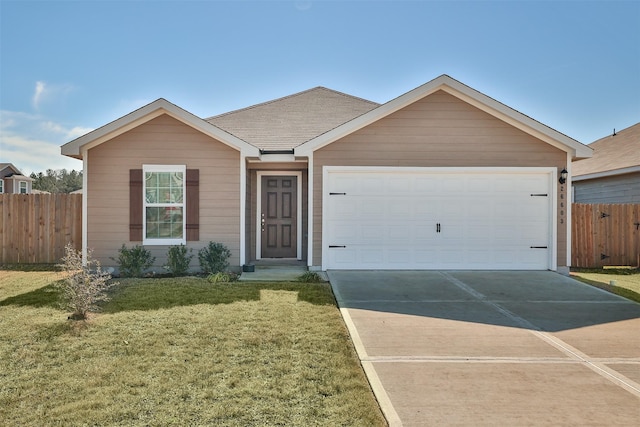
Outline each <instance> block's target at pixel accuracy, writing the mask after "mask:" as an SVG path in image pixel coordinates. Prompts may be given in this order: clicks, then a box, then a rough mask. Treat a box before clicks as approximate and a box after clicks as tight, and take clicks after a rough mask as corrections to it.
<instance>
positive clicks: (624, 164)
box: [572, 123, 640, 203]
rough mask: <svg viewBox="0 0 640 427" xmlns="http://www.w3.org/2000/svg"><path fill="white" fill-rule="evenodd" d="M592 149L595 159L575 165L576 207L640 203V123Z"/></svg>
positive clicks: (606, 137) (574, 195)
mask: <svg viewBox="0 0 640 427" xmlns="http://www.w3.org/2000/svg"><path fill="white" fill-rule="evenodd" d="M589 147H591V148H592V149H593V157H591V158H590V159H585V160H579V161H576V162H574V163H573V165H572V167H573V171H572V173H573V201H574V202H575V203H640V123H636V124H635V125H633V126H631V127H628V128H626V129H624V130H621V131H618V132H615V133H614V134H613V135H609V136H605V137H604V138H601V139H599V140H597V141H595V142H593V143H592V144H589Z"/></svg>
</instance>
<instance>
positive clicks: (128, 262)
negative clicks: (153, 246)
mask: <svg viewBox="0 0 640 427" xmlns="http://www.w3.org/2000/svg"><path fill="white" fill-rule="evenodd" d="M111 259H112V260H114V261H115V262H117V263H118V268H119V269H120V275H121V276H123V277H142V275H143V274H144V272H145V270H147V269H148V268H149V267H151V266H152V265H153V263H154V262H155V260H156V257H154V256H151V252H149V251H148V250H147V249H145V248H144V246H140V245H136V246H134V247H132V248H131V249H128V248H127V247H126V246H125V245H124V244H123V245H122V247H121V248H120V249H118V258H111Z"/></svg>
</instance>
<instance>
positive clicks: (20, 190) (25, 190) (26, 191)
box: [18, 181, 29, 194]
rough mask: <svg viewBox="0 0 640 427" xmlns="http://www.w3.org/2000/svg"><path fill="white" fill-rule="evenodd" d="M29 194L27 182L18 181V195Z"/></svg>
mask: <svg viewBox="0 0 640 427" xmlns="http://www.w3.org/2000/svg"><path fill="white" fill-rule="evenodd" d="M22 184H24V193H23V192H22ZM28 192H29V186H28V185H27V181H18V193H20V194H27V193H28Z"/></svg>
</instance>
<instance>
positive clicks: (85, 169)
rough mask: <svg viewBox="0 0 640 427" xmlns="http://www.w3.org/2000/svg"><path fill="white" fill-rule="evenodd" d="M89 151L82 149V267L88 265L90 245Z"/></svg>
mask: <svg viewBox="0 0 640 427" xmlns="http://www.w3.org/2000/svg"><path fill="white" fill-rule="evenodd" d="M88 190H89V150H87V149H85V148H83V149H82V265H83V266H86V265H87V247H88V244H89V237H88V233H89V230H88V229H87V228H88V223H89V220H88V215H87V209H88V206H89V203H88V200H87V199H88V198H89V191H88Z"/></svg>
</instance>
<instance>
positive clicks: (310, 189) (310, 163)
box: [307, 151, 314, 268]
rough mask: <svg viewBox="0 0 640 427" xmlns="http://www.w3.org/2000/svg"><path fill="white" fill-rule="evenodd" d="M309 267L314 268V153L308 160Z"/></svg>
mask: <svg viewBox="0 0 640 427" xmlns="http://www.w3.org/2000/svg"><path fill="white" fill-rule="evenodd" d="M307 170H308V174H307V175H308V176H307V181H308V183H307V185H308V189H307V267H309V268H311V267H312V266H313V243H314V242H313V175H314V173H313V151H312V152H311V153H310V154H309V157H308V160H307Z"/></svg>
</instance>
